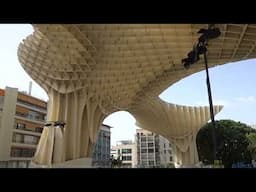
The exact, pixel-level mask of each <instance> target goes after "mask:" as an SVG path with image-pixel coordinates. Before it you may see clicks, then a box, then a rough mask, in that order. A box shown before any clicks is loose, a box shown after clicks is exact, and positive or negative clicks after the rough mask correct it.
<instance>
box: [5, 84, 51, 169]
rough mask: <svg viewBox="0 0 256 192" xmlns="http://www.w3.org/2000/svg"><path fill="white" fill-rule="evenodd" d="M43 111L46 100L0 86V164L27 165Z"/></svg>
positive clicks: (40, 129) (39, 131) (32, 154)
mask: <svg viewBox="0 0 256 192" xmlns="http://www.w3.org/2000/svg"><path fill="white" fill-rule="evenodd" d="M46 114H47V102H45V101H43V100H41V99H38V98H35V97H33V96H31V95H28V94H26V93H22V92H19V91H18V89H17V88H10V87H6V88H5V90H4V89H0V167H2V168H3V167H4V168H26V167H28V165H29V162H30V161H31V159H32V157H33V156H34V153H35V151H36V147H37V144H38V141H39V139H40V136H41V132H42V130H43V126H44V122H45V119H46Z"/></svg>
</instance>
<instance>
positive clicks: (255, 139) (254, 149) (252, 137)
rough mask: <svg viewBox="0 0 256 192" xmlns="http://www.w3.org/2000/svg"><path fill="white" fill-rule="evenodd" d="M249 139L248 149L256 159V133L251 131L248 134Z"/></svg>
mask: <svg viewBox="0 0 256 192" xmlns="http://www.w3.org/2000/svg"><path fill="white" fill-rule="evenodd" d="M246 136H247V138H248V139H249V142H250V143H249V145H248V150H249V151H250V153H251V156H252V159H253V160H256V133H249V134H247V135H246Z"/></svg>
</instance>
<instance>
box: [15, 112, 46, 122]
mask: <svg viewBox="0 0 256 192" xmlns="http://www.w3.org/2000/svg"><path fill="white" fill-rule="evenodd" d="M16 117H17V118H19V119H22V120H29V121H32V122H35V123H39V124H44V119H40V118H31V117H30V116H28V115H26V114H22V113H16Z"/></svg>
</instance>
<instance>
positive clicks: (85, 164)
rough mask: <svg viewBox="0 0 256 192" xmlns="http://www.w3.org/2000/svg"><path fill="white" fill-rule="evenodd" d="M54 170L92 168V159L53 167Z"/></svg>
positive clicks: (73, 161) (82, 159)
mask: <svg viewBox="0 0 256 192" xmlns="http://www.w3.org/2000/svg"><path fill="white" fill-rule="evenodd" d="M52 168H92V158H81V159H75V160H71V161H66V162H64V163H60V164H55V165H52Z"/></svg>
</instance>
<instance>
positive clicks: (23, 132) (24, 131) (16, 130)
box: [13, 126, 41, 137]
mask: <svg viewBox="0 0 256 192" xmlns="http://www.w3.org/2000/svg"><path fill="white" fill-rule="evenodd" d="M13 131H14V132H15V133H21V134H24V135H32V136H38V137H40V136H41V133H36V132H33V131H29V130H22V129H17V128H16V126H14V130H13Z"/></svg>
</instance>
